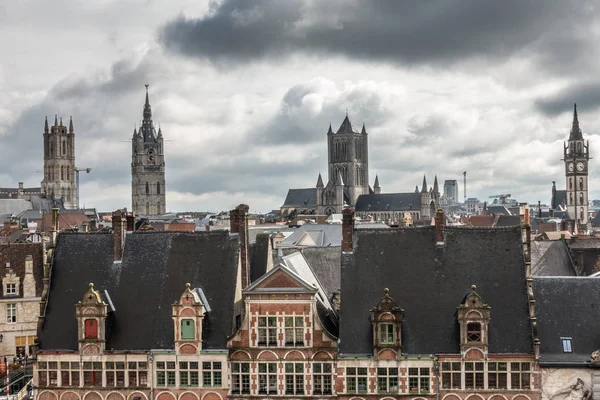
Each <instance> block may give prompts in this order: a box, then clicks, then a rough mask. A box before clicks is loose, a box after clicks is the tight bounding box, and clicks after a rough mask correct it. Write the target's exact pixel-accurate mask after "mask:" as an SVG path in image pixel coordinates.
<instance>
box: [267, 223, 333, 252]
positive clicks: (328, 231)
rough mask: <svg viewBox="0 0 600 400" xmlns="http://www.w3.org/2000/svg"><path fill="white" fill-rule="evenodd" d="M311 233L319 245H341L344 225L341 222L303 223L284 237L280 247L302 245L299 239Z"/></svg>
mask: <svg viewBox="0 0 600 400" xmlns="http://www.w3.org/2000/svg"><path fill="white" fill-rule="evenodd" d="M305 234H306V235H310V237H311V238H312V239H313V240H314V241H315V244H316V246H317V247H327V246H341V245H342V225H341V224H304V225H301V226H300V227H299V228H296V230H295V231H294V232H293V233H292V234H291V235H290V236H288V237H286V238H285V239H283V240H282V241H281V242H280V243H279V246H280V247H289V246H300V245H299V244H297V243H298V241H299V240H301V239H302V238H303V236H304V235H305Z"/></svg>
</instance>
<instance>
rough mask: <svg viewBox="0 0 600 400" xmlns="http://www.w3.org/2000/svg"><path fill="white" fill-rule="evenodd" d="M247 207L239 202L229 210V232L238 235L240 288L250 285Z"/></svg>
mask: <svg viewBox="0 0 600 400" xmlns="http://www.w3.org/2000/svg"><path fill="white" fill-rule="evenodd" d="M248 209H249V207H248V206H247V205H246V204H240V205H239V206H237V207H236V208H235V209H234V210H231V211H230V212H229V218H230V221H229V224H230V229H231V230H230V232H231V233H237V234H238V235H239V243H240V267H241V269H242V289H245V288H247V287H248V285H250V258H249V256H248V253H249V247H250V244H249V242H248Z"/></svg>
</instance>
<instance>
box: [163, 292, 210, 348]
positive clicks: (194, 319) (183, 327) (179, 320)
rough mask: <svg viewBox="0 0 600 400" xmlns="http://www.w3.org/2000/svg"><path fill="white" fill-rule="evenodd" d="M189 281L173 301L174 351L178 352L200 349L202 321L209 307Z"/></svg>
mask: <svg viewBox="0 0 600 400" xmlns="http://www.w3.org/2000/svg"><path fill="white" fill-rule="evenodd" d="M199 292H200V293H202V292H201V289H192V288H191V285H190V284H189V283H186V284H185V290H184V291H183V293H182V294H181V296H180V297H179V301H176V302H175V303H173V315H172V317H173V328H174V330H175V351H176V352H177V353H178V354H198V353H199V352H200V350H202V323H203V321H204V313H205V312H206V311H207V309H209V307H208V305H205V304H204V303H203V302H202V299H201V298H200V295H199V294H198V293H199Z"/></svg>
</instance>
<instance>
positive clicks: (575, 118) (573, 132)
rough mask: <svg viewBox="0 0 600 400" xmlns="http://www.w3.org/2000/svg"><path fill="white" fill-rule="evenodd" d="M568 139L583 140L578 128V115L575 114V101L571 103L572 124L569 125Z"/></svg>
mask: <svg viewBox="0 0 600 400" xmlns="http://www.w3.org/2000/svg"><path fill="white" fill-rule="evenodd" d="M569 140H583V135H582V134H581V129H580V128H579V117H578V116H577V103H575V104H573V125H572V126H571V135H570V136H569Z"/></svg>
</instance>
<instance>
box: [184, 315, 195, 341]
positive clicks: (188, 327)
mask: <svg viewBox="0 0 600 400" xmlns="http://www.w3.org/2000/svg"><path fill="white" fill-rule="evenodd" d="M195 338H196V334H195V329H194V320H193V319H182V320H181V339H195Z"/></svg>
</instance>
